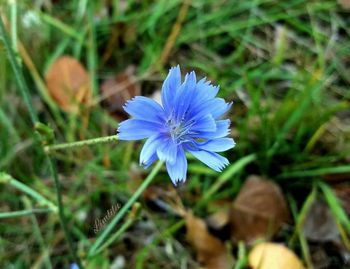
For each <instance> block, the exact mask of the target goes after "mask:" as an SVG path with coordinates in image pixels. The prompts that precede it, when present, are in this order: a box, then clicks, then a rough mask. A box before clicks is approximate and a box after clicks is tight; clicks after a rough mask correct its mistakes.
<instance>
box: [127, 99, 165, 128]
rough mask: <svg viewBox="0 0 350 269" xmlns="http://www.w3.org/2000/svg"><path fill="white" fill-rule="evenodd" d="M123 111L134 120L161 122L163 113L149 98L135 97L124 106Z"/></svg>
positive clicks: (163, 118)
mask: <svg viewBox="0 0 350 269" xmlns="http://www.w3.org/2000/svg"><path fill="white" fill-rule="evenodd" d="M124 110H125V111H126V112H127V113H129V114H130V115H131V116H133V117H135V118H136V119H140V120H145V121H154V122H163V121H164V120H165V113H164V110H163V108H162V107H161V105H160V104H158V103H157V102H156V101H154V100H152V99H151V98H147V97H144V96H136V97H135V98H133V99H132V100H130V101H128V102H127V103H126V104H125V105H124Z"/></svg>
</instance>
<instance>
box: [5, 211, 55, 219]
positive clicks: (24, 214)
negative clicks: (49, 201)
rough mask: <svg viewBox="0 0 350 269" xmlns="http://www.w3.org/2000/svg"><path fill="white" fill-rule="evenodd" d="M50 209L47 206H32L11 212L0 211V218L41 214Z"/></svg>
mask: <svg viewBox="0 0 350 269" xmlns="http://www.w3.org/2000/svg"><path fill="white" fill-rule="evenodd" d="M50 212H52V209H49V208H33V209H25V210H18V211H11V212H0V219H7V218H19V217H23V216H28V215H33V214H42V213H50Z"/></svg>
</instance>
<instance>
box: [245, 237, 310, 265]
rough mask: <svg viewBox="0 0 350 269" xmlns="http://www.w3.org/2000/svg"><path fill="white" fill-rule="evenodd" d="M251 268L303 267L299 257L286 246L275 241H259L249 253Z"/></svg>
mask: <svg viewBox="0 0 350 269" xmlns="http://www.w3.org/2000/svg"><path fill="white" fill-rule="evenodd" d="M248 261H249V265H250V266H251V267H252V269H303V268H304V266H303V265H302V263H301V261H300V260H299V258H298V257H297V256H296V255H295V254H294V252H293V251H291V250H290V249H288V248H287V247H285V246H283V245H281V244H276V243H261V244H258V245H256V246H255V247H254V248H253V249H252V250H251V251H250V253H249V256H248Z"/></svg>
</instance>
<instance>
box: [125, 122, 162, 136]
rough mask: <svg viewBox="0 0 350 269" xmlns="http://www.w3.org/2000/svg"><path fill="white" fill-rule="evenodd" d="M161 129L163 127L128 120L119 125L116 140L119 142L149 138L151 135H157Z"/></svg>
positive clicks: (156, 124) (153, 123)
mask: <svg viewBox="0 0 350 269" xmlns="http://www.w3.org/2000/svg"><path fill="white" fill-rule="evenodd" d="M162 128H163V125H161V124H158V123H155V122H150V121H144V120H138V119H129V120H126V121H123V122H121V123H120V124H119V128H118V139H120V140H139V139H144V138H147V137H150V136H151V135H154V134H157V133H159V132H160V131H161V130H162Z"/></svg>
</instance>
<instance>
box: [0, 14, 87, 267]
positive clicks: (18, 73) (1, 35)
mask: <svg viewBox="0 0 350 269" xmlns="http://www.w3.org/2000/svg"><path fill="white" fill-rule="evenodd" d="M0 39H1V40H2V42H3V43H4V47H5V49H6V52H7V56H8V59H9V62H10V64H11V67H12V70H13V73H14V75H15V78H16V79H15V80H16V83H17V85H18V89H19V91H20V93H21V94H22V96H23V99H24V102H25V104H26V106H27V109H28V113H29V116H30V119H31V121H32V124H33V126H35V125H36V124H37V123H38V116H37V114H36V112H35V110H34V107H33V104H32V102H31V98H30V93H29V89H28V86H27V84H26V82H25V80H24V77H23V74H22V70H21V68H20V66H19V64H18V62H17V59H16V57H15V54H14V52H13V50H12V47H11V44H10V41H9V39H8V36H7V33H6V31H5V26H4V23H3V21H2V18H1V16H0ZM40 139H42V137H41V136H40ZM43 149H44V148H43ZM48 163H49V170H50V174H51V176H52V177H53V178H54V182H55V187H56V193H57V202H58V212H59V218H60V222H61V225H62V228H63V231H64V234H65V236H66V239H67V241H68V245H69V250H70V252H71V256H72V257H73V258H74V260H75V261H76V262H77V264H78V265H79V268H83V267H82V265H81V262H80V260H79V259H78V257H77V255H76V254H75V252H74V248H73V244H72V240H71V238H70V234H69V232H68V229H67V226H66V223H67V221H66V219H65V217H64V212H63V204H62V197H61V192H60V185H59V181H58V175H57V171H56V168H55V167H54V165H53V163H52V160H51V158H50V157H49V156H48Z"/></svg>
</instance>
